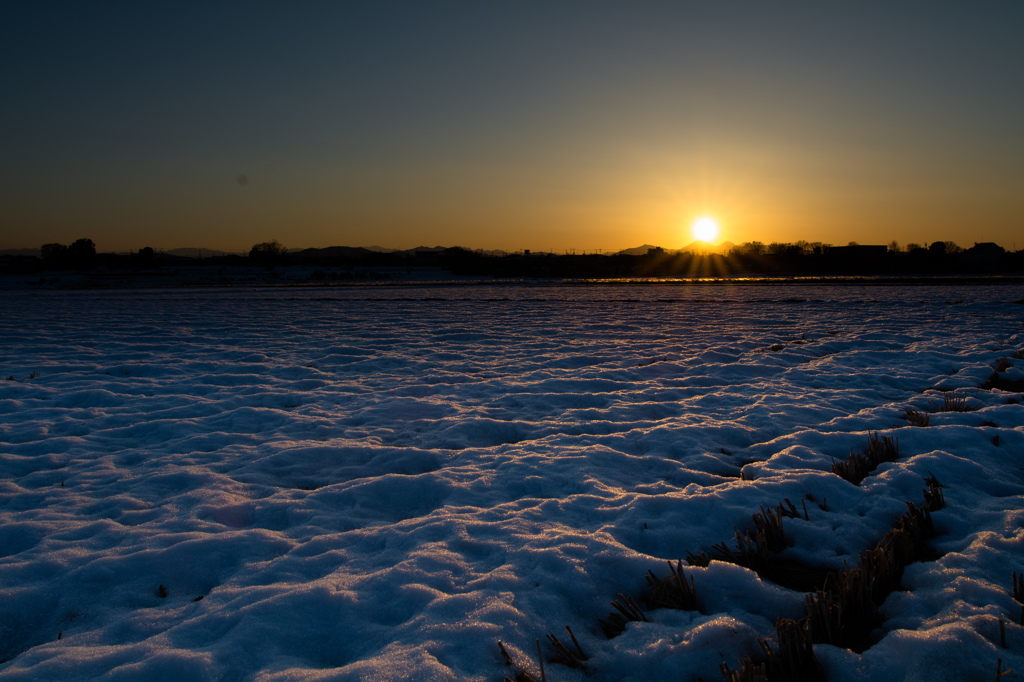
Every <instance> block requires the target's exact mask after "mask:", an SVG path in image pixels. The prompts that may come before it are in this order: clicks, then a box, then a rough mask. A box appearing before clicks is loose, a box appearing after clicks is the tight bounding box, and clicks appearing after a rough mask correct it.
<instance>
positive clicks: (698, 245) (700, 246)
mask: <svg viewBox="0 0 1024 682" xmlns="http://www.w3.org/2000/svg"><path fill="white" fill-rule="evenodd" d="M735 248H736V245H735V244H733V243H732V242H722V243H721V244H711V243H709V242H702V241H695V242H691V243H690V244H687V245H686V246H684V247H683V248H681V249H679V251H680V252H682V251H689V252H690V253H723V254H725V253H729V251H730V250H731V249H735Z"/></svg>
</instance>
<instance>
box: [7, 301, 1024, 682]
mask: <svg viewBox="0 0 1024 682" xmlns="http://www.w3.org/2000/svg"><path fill="white" fill-rule="evenodd" d="M1022 298H1024V288H1022V287H1019V286H990V287H960V288H954V287H941V288H940V287H853V286H847V287H821V288H810V287H800V286H796V285H790V286H767V285H758V286H746V287H744V286H735V287H726V286H708V287H701V286H689V287H678V286H647V287H644V286H635V285H630V286H574V287H568V286H555V285H549V286H516V287H500V286H464V287H457V286H447V287H445V286H438V287H422V288H411V287H404V288H398V287H396V288H388V287H366V288H351V289H330V290H325V289H223V290H218V289H206V290H167V291H155V290H148V291H120V292H111V291H106V292H103V291H100V292H95V291H49V292H34V293H33V292H16V291H15V292H12V291H8V292H4V296H3V300H2V301H0V313H2V315H0V372H2V374H3V378H7V377H10V378H11V380H9V381H2V380H0V679H4V680H7V679H12V680H14V679H26V680H27V679H61V680H76V679H92V678H99V677H102V678H103V679H168V680H170V679H182V680H204V679H224V680H234V679H260V680H270V679H281V680H284V679H317V680H319V679H346V680H355V679H382V680H390V679H414V680H435V679H436V680H493V681H495V682H498V681H500V680H501V679H502V676H503V675H505V674H508V675H510V676H512V675H514V672H513V671H512V670H510V669H508V668H506V667H505V666H504V664H503V661H502V658H501V655H500V651H499V649H498V646H497V644H496V642H497V640H499V639H500V640H501V641H502V642H504V643H505V645H506V648H507V649H508V650H509V652H510V653H511V654H512V656H513V658H515V659H516V661H517V664H519V665H522V666H524V667H526V668H527V669H528V670H529V671H530V672H531V673H532V674H533V675H534V676H535V677H537V678H538V679H539V675H540V672H539V667H538V665H537V656H536V644H535V640H536V639H538V638H540V639H541V640H542V641H544V644H545V656H550V654H551V653H552V652H551V650H550V649H549V648H547V643H546V640H544V635H546V634H547V633H555V634H558V635H559V636H560V637H561V638H562V639H565V637H564V635H565V630H564V626H565V625H569V626H571V627H572V629H573V631H574V632H575V634H576V636H577V637H578V639H579V640H580V644H581V645H582V647H583V649H584V650H586V652H587V653H588V654H589V655H590V661H589V662H588V663H589V667H590V672H589V673H587V674H584V673H582V672H579V671H577V670H573V669H570V668H567V667H564V666H560V665H557V664H555V663H551V662H550V661H548V662H546V663H545V672H546V676H547V679H548V680H550V681H552V682H555V681H559V680H583V679H587V680H669V679H671V680H696V679H697V678H698V677H701V678H703V679H705V680H716V679H720V673H719V664H720V663H721V662H723V661H724V662H726V663H728V664H729V665H731V666H732V667H734V668H735V667H736V666H737V664H738V662H739V659H740V657H741V656H744V655H747V654H751V653H755V652H757V651H758V645H757V637H758V636H760V637H768V636H771V635H772V634H773V624H774V622H775V620H776V619H777V618H779V617H789V618H799V617H800V616H801V614H802V610H803V608H804V595H803V594H802V593H799V592H794V591H792V590H788V589H784V588H780V587H777V586H774V585H772V584H770V583H767V582H765V581H762V580H760V579H759V578H758V577H757V575H756V574H754V573H752V572H750V571H748V570H747V569H743V568H740V567H737V566H734V565H731V564H726V563H722V562H717V561H716V562H712V563H711V564H710V565H709V566H708V567H707V568H694V569H689V570H688V574H689V575H692V576H693V577H694V582H695V585H696V589H697V593H698V599H699V601H700V603H701V611H702V612H686V611H670V610H664V609H659V610H653V611H650V612H649V614H648V616H649V617H650V618H651V621H652V622H649V623H631V624H630V625H629V626H628V628H627V630H626V632H625V633H623V634H622V635H620V636H618V637H616V638H614V639H610V640H608V639H606V638H605V637H604V635H603V634H602V632H601V628H600V626H599V625H598V618H606V617H607V615H608V613H609V611H610V610H611V607H610V606H609V601H610V600H611V599H614V598H616V594H617V593H623V594H626V595H631V596H635V597H636V598H637V599H638V600H639V599H641V598H642V596H643V593H644V589H645V582H644V575H645V573H646V571H647V570H648V569H654V570H655V572H656V573H659V574H661V573H664V572H666V570H667V568H666V565H665V561H666V560H669V559H671V560H674V559H677V558H679V557H683V556H685V555H686V552H687V551H693V552H697V551H700V550H707V549H709V548H710V547H711V545H713V544H715V543H719V542H723V541H728V540H730V539H731V538H732V537H733V529H734V527H738V528H740V529H741V530H744V529H749V528H750V527H751V515H752V514H753V513H754V512H756V511H758V508H759V506H761V505H764V506H765V507H766V508H767V507H773V506H774V505H776V504H778V503H780V502H782V500H783V499H784V498H789V499H790V500H792V501H794V502H796V503H797V505H801V504H802V502H803V501H807V504H808V508H809V511H810V514H809V519H808V520H804V519H802V518H800V519H787V520H786V523H787V525H786V534H787V536H788V539H789V540H790V542H791V543H792V546H791V547H790V548H789V549H787V550H785V552H784V553H783V554H784V556H786V557H789V558H793V559H799V560H801V561H803V562H805V563H809V564H813V565H816V566H822V567H832V568H836V569H840V568H842V567H843V565H844V562H846V563H847V564H848V565H855V564H857V562H858V557H859V554H860V552H862V551H864V550H866V549H867V548H869V547H870V546H871V545H872V544H873V543H875V542H876V541H877V540H878V539H879V538H880V537H881V536H882V535H883V534H884V533H885V531H886V530H888V528H890V527H891V525H892V520H893V517H894V516H896V515H898V514H900V513H902V512H904V511H906V506H905V501H911V502H914V503H917V504H920V503H921V500H922V492H921V490H922V488H923V487H924V479H925V477H926V476H928V475H929V473H930V474H933V475H934V476H935V477H936V478H938V479H939V480H940V481H941V482H942V483H943V485H944V486H945V497H946V502H947V507H946V508H945V509H944V510H941V511H938V512H935V513H934V515H933V518H934V521H935V526H936V530H937V533H938V537H937V538H936V539H935V540H934V541H933V543H932V546H933V547H934V549H935V550H936V551H937V552H938V553H939V554H940V555H941V557H940V558H939V559H938V560H936V561H934V562H922V563H918V564H913V565H912V566H910V567H909V568H908V569H907V571H906V573H905V575H904V578H903V586H904V588H905V591H903V592H896V593H893V594H892V595H891V596H890V597H889V599H888V600H887V601H886V602H885V603H884V605H883V607H882V612H883V615H884V617H885V623H884V626H883V628H882V629H881V630H879V631H877V632H876V633H875V639H877V640H878V642H877V644H875V645H874V646H873V647H871V648H869V649H868V650H867V651H865V652H864V653H863V654H854V653H851V652H848V651H846V650H843V649H839V648H836V647H832V646H829V645H816V647H815V652H816V654H817V656H818V658H819V660H820V661H821V662H822V664H823V666H824V668H825V672H826V675H827V676H828V679H830V680H890V679H908V680H929V681H932V680H964V679H979V680H980V679H984V680H988V679H993V678H994V676H995V670H996V661H997V659H1002V661H1003V666H1004V669H1005V668H1006V667H1010V668H1013V669H1014V670H1015V671H1017V672H1014V673H1011V675H1010V676H1008V677H1007V678H1006V679H1021V678H1022V677H1024V674H1022V672H1024V628H1022V627H1021V626H1020V625H1019V624H1018V623H1019V618H1020V604H1018V603H1017V602H1015V601H1014V599H1013V596H1012V590H1011V572H1012V571H1018V572H1020V571H1024V475H1022V474H1024V472H1022V467H1024V405H1021V404H1020V403H1019V402H1017V401H1021V399H1022V396H1021V395H1020V394H1019V393H1014V392H1009V391H1000V390H992V391H985V390H976V387H978V386H980V385H981V384H982V383H983V382H984V381H985V380H986V379H987V378H988V377H989V376H990V375H991V374H992V372H993V366H994V365H995V363H996V362H997V361H998V360H999V358H1002V357H1011V356H1012V354H1013V353H1014V351H1016V350H1019V349H1021V348H1024V305H1020V304H1017V303H1014V301H1020V299H1022ZM1016 364H1017V367H1012V368H1010V369H1008V370H1007V371H1006V372H1005V373H1004V374H1003V376H1004V377H1006V378H1008V379H1011V380H1013V379H1015V380H1020V379H1021V378H1024V372H1022V371H1021V368H1024V360H1017V361H1016ZM937 389H941V390H950V389H960V390H961V394H962V395H968V396H970V401H971V404H972V405H975V406H977V407H978V408H979V409H976V410H974V411H971V412H963V413H955V412H950V413H934V414H931V425H930V426H928V427H923V428H917V427H911V426H908V425H907V422H906V421H904V420H903V419H902V418H901V414H902V413H903V411H904V410H905V409H907V408H913V409H917V410H920V411H922V412H930V411H932V410H934V409H935V407H936V406H937V405H939V404H941V402H942V394H941V393H939V392H938V390H937ZM965 389H969V391H968V392H967V393H966V394H964V393H963V391H964V390H965ZM874 431H877V432H879V433H881V434H882V435H888V436H898V438H899V448H900V454H901V457H900V459H899V460H898V461H897V462H895V463H892V464H883V465H882V466H881V467H879V468H878V469H877V470H876V471H875V472H874V473H873V474H872V475H871V476H869V477H868V479H867V480H865V481H864V483H863V484H862V485H860V486H854V485H852V484H850V483H848V482H846V481H844V480H842V479H840V478H839V477H837V476H835V475H833V474H831V473H830V467H831V462H832V459H833V458H835V459H836V460H842V459H845V458H846V457H847V455H848V454H849V453H850V451H851V449H854V450H859V449H862V448H863V446H865V445H866V442H867V438H868V434H869V433H870V432H874ZM741 471H742V475H741ZM825 500H827V503H825V502H824V501H825ZM823 506H825V507H827V510H826V509H822V507H823ZM161 586H163V590H164V594H165V596H161V594H160V590H161ZM198 597H202V599H201V600H198V601H197V598H198ZM999 619H1003V620H1004V621H1006V640H1007V648H1002V647H1001V646H1000V643H999Z"/></svg>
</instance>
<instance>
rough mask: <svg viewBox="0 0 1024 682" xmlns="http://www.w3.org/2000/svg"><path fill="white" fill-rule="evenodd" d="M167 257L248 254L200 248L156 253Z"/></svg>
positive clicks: (210, 256) (183, 248) (209, 256)
mask: <svg viewBox="0 0 1024 682" xmlns="http://www.w3.org/2000/svg"><path fill="white" fill-rule="evenodd" d="M158 253H163V254H166V255H168V256H177V257H178V258H213V257H214V256H245V255H248V254H243V253H238V252H237V251H221V250H220V249H204V248H201V247H182V248H179V249H168V250H167V251H158Z"/></svg>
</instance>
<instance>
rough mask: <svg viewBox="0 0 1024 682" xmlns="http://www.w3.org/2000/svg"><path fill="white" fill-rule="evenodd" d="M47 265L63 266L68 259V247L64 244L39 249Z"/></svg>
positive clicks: (44, 246) (54, 244) (44, 245)
mask: <svg viewBox="0 0 1024 682" xmlns="http://www.w3.org/2000/svg"><path fill="white" fill-rule="evenodd" d="M39 252H40V253H41V254H42V256H43V261H44V262H45V263H46V264H47V265H62V264H63V263H64V262H65V261H66V260H67V258H68V247H67V246H65V245H64V244H57V243H56V242H54V243H52V244H43V245H42V247H41V248H40V249H39Z"/></svg>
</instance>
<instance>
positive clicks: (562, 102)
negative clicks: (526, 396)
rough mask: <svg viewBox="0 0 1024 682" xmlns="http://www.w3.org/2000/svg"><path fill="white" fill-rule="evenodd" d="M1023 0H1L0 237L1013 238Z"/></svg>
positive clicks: (167, 245) (497, 241) (1021, 140)
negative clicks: (696, 232)
mask: <svg viewBox="0 0 1024 682" xmlns="http://www.w3.org/2000/svg"><path fill="white" fill-rule="evenodd" d="M1021 26H1024V3H1021V2H1018V1H1016V0H1012V1H1011V0H1007V1H1004V2H977V3H963V2H943V1H935V0H933V1H931V2H912V1H907V2H874V1H866V2H856V3H855V2H844V3H838V2H837V3H820V2H772V3H766V2H753V1H752V2H672V3H656V2H637V3H626V2H601V1H600V0H596V1H593V2H386V1H385V2H351V3H349V2H346V3H332V2H301V3H288V4H285V3H262V2H246V3H225V2H221V3H186V2H175V3H166V2H151V3H115V2H104V3H78V2H74V3H60V2H45V1H43V2H32V3H4V4H3V6H2V7H0V59H2V63H3V65H4V66H3V68H2V70H0V89H2V93H3V95H2V97H0V99H2V101H3V104H2V106H0V130H2V131H3V132H2V135H0V248H38V247H39V246H40V245H41V244H44V243H50V242H59V243H70V242H72V241H74V240H76V239H78V238H82V237H87V238H90V239H92V240H93V241H94V242H95V243H96V246H97V249H98V250H99V251H127V250H137V249H140V248H142V247H145V246H150V247H153V248H156V249H173V248H180V247H204V248H209V249H220V250H229V251H248V250H249V248H251V246H252V245H253V244H255V243H257V242H261V241H266V240H269V239H277V240H278V241H280V242H282V243H283V244H285V245H286V246H288V247H290V248H305V247H325V246H331V245H345V246H373V245H378V246H383V247H389V248H402V249H404V248H413V247H416V246H421V245H422V246H436V245H442V246H455V245H459V246H465V247H468V248H482V249H504V250H508V251H516V250H520V249H531V250H536V251H545V250H551V251H556V252H561V251H564V250H568V249H573V250H575V251H576V252H581V251H585V252H591V251H598V250H603V251H613V250H618V249H623V248H629V247H634V246H638V245H640V244H655V245H659V246H663V247H666V248H678V247H681V246H685V245H686V244H689V243H690V242H692V241H693V239H694V237H693V235H692V232H691V225H692V223H693V221H694V220H695V219H697V218H699V217H701V216H711V217H713V218H714V219H715V220H716V221H717V223H718V225H719V227H720V230H719V233H718V235H717V237H716V241H722V240H728V241H731V242H734V243H741V242H746V241H751V240H757V241H762V242H765V243H771V242H776V241H779V242H794V241H797V240H807V241H811V242H814V241H821V242H825V243H832V244H846V243H848V242H850V241H856V242H859V243H862V244H884V243H888V242H890V241H891V240H893V239H895V240H897V241H899V242H900V243H901V244H906V243H909V242H916V243H922V244H927V243H929V242H932V241H937V240H943V241H954V242H956V243H958V244H960V245H961V246H970V245H972V244H973V243H975V242H984V241H994V242H997V243H999V244H1001V245H1002V246H1004V247H1006V248H1018V249H1019V248H1024V123H1022V122H1024V80H1022V78H1021V74H1022V73H1024V40H1021V35H1020V27H1021Z"/></svg>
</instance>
